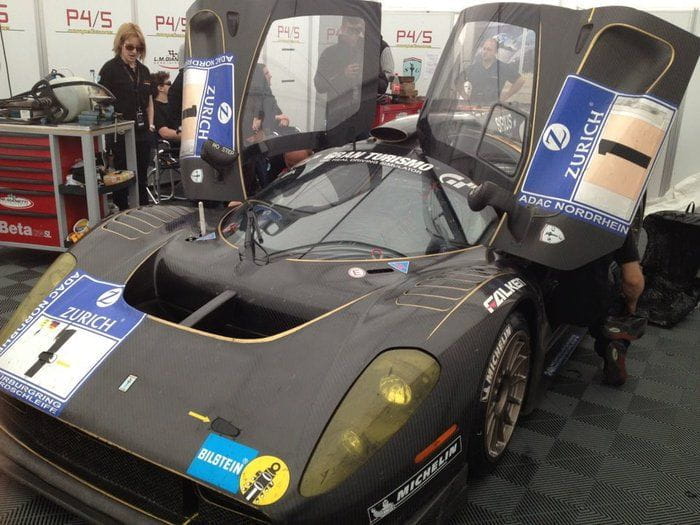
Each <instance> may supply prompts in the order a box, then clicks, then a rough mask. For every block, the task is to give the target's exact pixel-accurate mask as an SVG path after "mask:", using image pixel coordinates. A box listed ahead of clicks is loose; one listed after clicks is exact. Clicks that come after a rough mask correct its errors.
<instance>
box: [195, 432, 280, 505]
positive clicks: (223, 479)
mask: <svg viewBox="0 0 700 525" xmlns="http://www.w3.org/2000/svg"><path fill="white" fill-rule="evenodd" d="M256 457H258V451H257V450H255V449H253V448H250V447H247V446H245V445H241V444H240V443H237V442H235V441H234V440H232V439H229V438H226V437H223V436H219V435H218V434H213V433H212V434H209V436H207V438H206V439H205V440H204V443H202V446H201V447H200V448H199V451H197V454H196V455H195V457H194V459H193V460H192V463H190V466H189V468H188V469H187V473H188V474H189V475H190V476H193V477H195V478H198V479H201V480H203V481H206V482H207V483H210V484H212V485H214V486H217V487H219V488H222V489H224V490H226V491H228V492H231V493H233V494H237V493H238V490H239V488H240V483H241V475H242V474H243V471H244V469H245V468H246V466H247V465H248V464H249V463H250V462H251V461H253V460H254V459H255V458H256ZM287 472H289V471H287Z"/></svg>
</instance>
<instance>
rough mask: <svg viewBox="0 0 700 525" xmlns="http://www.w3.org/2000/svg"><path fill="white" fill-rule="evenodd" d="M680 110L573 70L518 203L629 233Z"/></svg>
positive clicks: (541, 141)
mask: <svg viewBox="0 0 700 525" xmlns="http://www.w3.org/2000/svg"><path fill="white" fill-rule="evenodd" d="M675 112H676V108H675V107H674V106H672V105H669V104H668V103H666V102H663V101H661V100H658V99H656V98H653V97H651V96H648V95H630V94H626V93H622V92H619V91H614V90H611V89H609V88H606V87H604V86H600V85H598V84H595V83H593V82H591V81H590V80H586V79H584V78H582V77H578V76H576V75H569V76H568V77H567V79H566V81H565V82H564V85H563V86H562V89H561V91H560V93H559V96H558V98H557V101H556V104H555V105H554V108H553V109H552V112H551V114H550V116H549V119H548V121H547V125H546V126H545V128H544V131H543V132H542V135H541V136H540V139H539V141H538V143H537V146H536V148H535V153H534V155H533V157H532V161H531V162H530V165H529V167H528V169H527V172H526V174H525V182H524V183H523V186H522V190H521V191H520V193H519V194H518V202H519V203H520V204H521V205H524V206H527V205H531V206H537V207H539V208H543V209H545V210H548V211H554V212H558V213H562V214H564V215H567V216H569V217H572V218H574V219H577V220H580V221H584V222H587V223H589V224H592V225H594V226H597V227H598V228H600V229H603V230H606V231H608V232H611V233H614V234H616V235H619V236H624V235H626V234H627V232H628V231H629V227H630V223H631V221H632V218H633V217H634V213H635V210H636V209H637V205H638V204H639V201H640V198H641V196H642V195H643V193H644V190H645V188H646V185H647V181H648V179H649V175H650V173H651V170H652V168H653V165H654V161H655V159H656V156H657V154H658V152H659V149H660V147H661V144H662V143H663V141H664V139H665V137H666V134H667V133H668V130H669V127H670V126H671V122H672V121H673V118H674V116H675Z"/></svg>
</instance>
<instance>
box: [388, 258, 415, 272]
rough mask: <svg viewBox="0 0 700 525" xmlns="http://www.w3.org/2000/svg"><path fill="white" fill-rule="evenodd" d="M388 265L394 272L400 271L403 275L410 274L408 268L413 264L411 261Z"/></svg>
mask: <svg viewBox="0 0 700 525" xmlns="http://www.w3.org/2000/svg"><path fill="white" fill-rule="evenodd" d="M387 264H388V265H389V266H391V267H392V268H393V269H394V270H398V271H400V272H401V273H408V267H409V265H410V264H411V261H400V262H390V263H387Z"/></svg>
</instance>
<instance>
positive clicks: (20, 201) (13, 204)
mask: <svg viewBox="0 0 700 525" xmlns="http://www.w3.org/2000/svg"><path fill="white" fill-rule="evenodd" d="M0 206H2V207H4V208H10V209H12V210H26V209H27V208H33V207H34V201H31V200H29V199H27V198H25V197H17V196H16V195H13V194H12V193H10V194H9V195H5V196H4V197H0Z"/></svg>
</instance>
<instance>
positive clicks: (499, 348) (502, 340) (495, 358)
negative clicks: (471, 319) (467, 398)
mask: <svg viewBox="0 0 700 525" xmlns="http://www.w3.org/2000/svg"><path fill="white" fill-rule="evenodd" d="M512 334H513V327H512V326H511V325H510V324H507V325H505V327H503V331H502V332H501V336H500V337H499V338H498V342H497V343H496V349H495V350H494V351H493V353H492V354H491V358H490V359H489V362H488V364H487V365H486V377H484V384H483V387H482V389H481V400H482V401H486V400H487V399H488V398H489V394H490V393H491V387H492V386H493V378H494V376H495V375H496V370H497V369H498V363H500V361H501V357H502V356H503V351H504V350H505V349H506V343H507V342H508V338H510V336H511V335H512Z"/></svg>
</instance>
